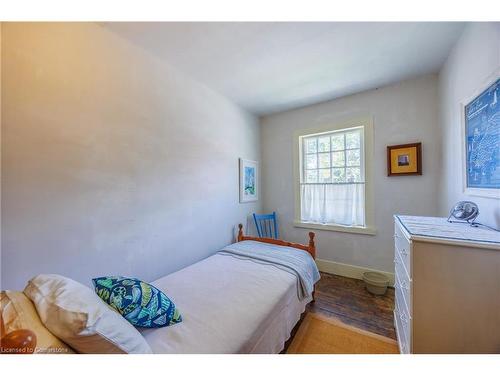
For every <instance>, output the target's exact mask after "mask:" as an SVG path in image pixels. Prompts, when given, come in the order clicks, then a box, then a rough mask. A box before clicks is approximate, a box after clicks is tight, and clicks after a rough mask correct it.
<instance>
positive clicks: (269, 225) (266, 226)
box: [253, 212, 279, 239]
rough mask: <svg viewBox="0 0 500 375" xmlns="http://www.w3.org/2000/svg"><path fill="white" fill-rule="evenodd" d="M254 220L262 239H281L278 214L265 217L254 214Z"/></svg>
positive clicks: (265, 215)
mask: <svg viewBox="0 0 500 375" xmlns="http://www.w3.org/2000/svg"><path fill="white" fill-rule="evenodd" d="M253 219H254V221H255V226H256V227H257V234H258V235H259V237H260V238H275V239H278V238H279V235H278V223H277V221H276V212H273V213H272V214H264V215H257V214H253Z"/></svg>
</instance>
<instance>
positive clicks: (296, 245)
mask: <svg viewBox="0 0 500 375" xmlns="http://www.w3.org/2000/svg"><path fill="white" fill-rule="evenodd" d="M238 228H240V230H239V231H238V242H240V241H246V240H249V241H259V242H265V243H270V244H273V245H280V246H289V247H294V248H296V249H300V250H305V251H307V252H308V253H309V254H311V256H312V257H313V259H316V245H315V244H314V236H315V234H314V232H309V245H302V244H300V243H295V242H287V241H283V240H276V239H274V238H260V237H250V236H245V235H244V234H243V224H238Z"/></svg>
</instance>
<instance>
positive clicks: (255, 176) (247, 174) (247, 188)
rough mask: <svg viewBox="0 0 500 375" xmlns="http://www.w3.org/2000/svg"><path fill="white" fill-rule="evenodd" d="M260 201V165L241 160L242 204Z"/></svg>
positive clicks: (251, 161)
mask: <svg viewBox="0 0 500 375" xmlns="http://www.w3.org/2000/svg"><path fill="white" fill-rule="evenodd" d="M258 199H259V163H258V162H256V161H253V160H246V159H241V158H240V203H246V202H254V201H257V200H258Z"/></svg>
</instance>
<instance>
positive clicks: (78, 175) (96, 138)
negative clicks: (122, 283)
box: [1, 23, 260, 289]
mask: <svg viewBox="0 0 500 375" xmlns="http://www.w3.org/2000/svg"><path fill="white" fill-rule="evenodd" d="M1 37H2V48H3V51H2V52H3V53H2V68H3V70H2V117H3V123H2V254H1V258H2V277H1V281H2V285H1V289H7V288H23V287H24V285H25V283H26V281H27V280H28V279H29V278H31V277H32V276H34V275H36V274H39V273H42V272H43V273H47V272H48V273H60V274H63V275H67V276H70V277H72V278H74V279H76V280H79V281H81V282H83V283H85V284H90V278H91V277H93V276H98V275H113V274H124V275H133V276H136V277H139V278H143V279H145V280H153V279H156V278H158V277H160V276H163V275H165V274H167V273H170V272H172V271H174V270H177V269H179V268H181V267H183V266H185V265H188V264H190V263H193V262H195V261H196V260H199V259H201V258H204V257H206V256H208V255H209V254H211V253H213V252H215V251H216V250H218V249H219V248H221V247H222V246H223V245H225V244H228V243H229V242H230V241H231V240H232V239H233V228H234V226H235V225H236V224H237V223H238V222H245V220H246V217H247V215H249V214H250V213H251V212H254V211H258V210H259V208H260V204H259V203H256V204H239V203H238V157H244V158H249V159H255V160H259V156H260V149H259V125H258V121H257V119H256V118H255V117H253V116H252V115H250V114H248V113H246V112H244V111H242V110H241V109H239V108H238V107H236V106H235V105H233V104H232V103H230V102H229V101H228V100H226V99H225V98H223V97H221V96H220V95H218V94H216V93H214V92H213V91H211V90H209V89H208V88H206V87H204V86H202V85H200V84H198V83H196V82H193V81H192V80H191V79H190V78H187V77H186V76H184V75H182V74H180V73H179V72H177V71H175V70H174V69H172V68H171V67H169V66H168V65H166V64H165V63H163V62H162V61H159V60H157V59H156V58H155V57H154V56H152V55H150V54H148V53H147V52H146V51H144V50H142V49H140V48H138V47H137V46H134V45H132V44H130V43H129V42H128V41H126V40H124V39H122V38H121V37H118V36H117V35H115V34H113V33H112V32H110V31H109V30H107V29H105V28H103V27H101V26H99V25H96V24H89V23H73V24H50V23H49V24H19V23H6V24H4V25H3V32H2V36H1Z"/></svg>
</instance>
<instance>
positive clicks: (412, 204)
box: [261, 75, 440, 273]
mask: <svg viewBox="0 0 500 375" xmlns="http://www.w3.org/2000/svg"><path fill="white" fill-rule="evenodd" d="M437 102H438V97H437V76H436V75H428V76H424V77H421V78H418V79H414V80H408V81H404V82H400V83H398V84H395V85H391V86H387V87H382V88H379V89H376V90H370V91H366V92H362V93H359V94H356V95H351V96H347V97H343V98H339V99H336V100H332V101H329V102H325V103H321V104H317V105H311V106H307V107H304V108H300V109H296V110H291V111H287V112H283V113H279V114H275V115H270V116H267V117H264V118H262V119H261V142H262V144H261V147H262V158H263V160H264V161H265V163H264V168H263V189H262V190H263V197H264V202H263V203H264V210H266V211H273V210H275V211H276V212H278V214H279V222H280V230H281V234H282V236H283V237H284V238H286V239H287V240H289V241H302V242H303V241H304V239H305V238H306V237H307V232H308V230H307V229H301V228H295V227H293V219H294V192H293V184H292V181H293V165H292V163H293V158H292V152H293V149H292V141H293V133H294V131H295V130H297V129H307V128H315V127H318V126H321V125H326V124H328V123H333V124H335V123H336V122H338V121H339V120H343V119H349V118H356V117H360V116H365V115H369V116H372V117H373V119H374V154H375V155H374V160H373V168H374V169H373V175H374V196H375V202H374V207H375V228H376V230H377V234H376V235H375V236H371V235H365V234H350V233H340V232H331V231H321V230H316V239H317V248H318V258H320V259H323V260H328V261H333V262H338V263H343V264H348V265H354V266H359V267H366V268H372V269H376V270H381V271H386V272H390V273H392V272H394V265H393V259H394V245H393V234H394V226H393V218H392V216H393V215H394V214H409V215H436V214H437V213H438V208H437V206H438V197H437V196H438V192H437V189H438V179H439V178H440V170H439V162H438V159H439V157H440V137H439V134H440V132H439V129H438V107H437V105H438V103H437ZM412 142H422V148H423V175H422V176H400V177H387V159H386V152H387V151H386V147H387V146H388V145H394V144H401V143H412Z"/></svg>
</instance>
